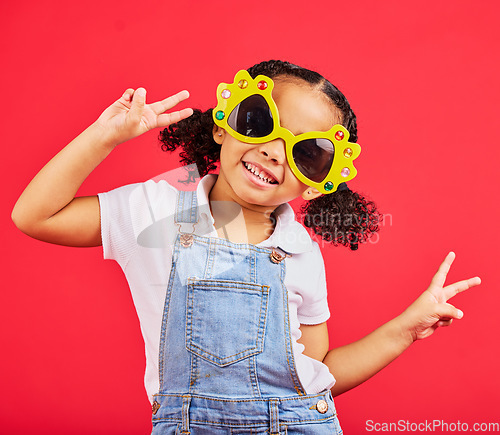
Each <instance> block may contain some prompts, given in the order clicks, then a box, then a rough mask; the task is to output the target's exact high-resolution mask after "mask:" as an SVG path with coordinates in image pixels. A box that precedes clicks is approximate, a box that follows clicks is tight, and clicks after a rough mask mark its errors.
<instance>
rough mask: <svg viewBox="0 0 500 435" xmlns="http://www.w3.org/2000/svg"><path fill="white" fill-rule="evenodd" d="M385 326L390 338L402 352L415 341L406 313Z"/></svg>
mask: <svg viewBox="0 0 500 435" xmlns="http://www.w3.org/2000/svg"><path fill="white" fill-rule="evenodd" d="M385 326H386V327H387V334H388V335H389V338H390V339H391V340H392V341H393V342H394V343H396V345H397V346H398V347H400V348H401V349H402V350H405V349H406V348H408V347H409V346H410V345H411V344H413V342H414V341H415V337H414V336H413V333H412V331H411V329H410V328H409V327H408V322H406V319H405V316H404V313H403V314H400V315H399V316H397V317H395V318H394V319H392V320H390V321H389V322H387V323H386V325H385Z"/></svg>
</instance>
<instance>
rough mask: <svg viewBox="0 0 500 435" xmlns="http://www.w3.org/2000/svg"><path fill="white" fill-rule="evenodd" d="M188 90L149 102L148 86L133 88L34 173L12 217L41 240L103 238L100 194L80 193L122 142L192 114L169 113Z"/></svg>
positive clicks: (94, 242) (75, 242)
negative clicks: (86, 194)
mask: <svg viewBox="0 0 500 435" xmlns="http://www.w3.org/2000/svg"><path fill="white" fill-rule="evenodd" d="M188 96H189V94H188V92H187V91H182V92H179V93H178V94H176V95H173V96H171V97H169V98H167V99H165V100H163V101H159V102H156V103H153V104H146V91H145V89H143V88H139V89H137V90H136V91H134V90H133V89H127V90H126V91H125V93H124V94H123V95H122V97H121V98H120V99H119V100H117V101H116V102H115V103H113V104H112V105H111V106H110V107H108V108H107V109H106V110H105V111H104V112H103V113H102V114H101V116H100V117H99V119H98V120H97V121H96V122H95V123H93V124H92V125H91V126H90V127H89V128H87V129H86V130H85V131H84V132H83V133H81V134H80V135H79V136H78V137H77V138H76V139H74V140H73V141H72V142H70V143H69V144H68V145H67V146H66V147H65V148H64V149H63V150H62V151H60V152H59V153H58V154H57V155H56V156H55V157H54V158H53V159H52V160H50V162H49V163H47V164H46V165H45V166H44V168H43V169H42V170H41V171H40V172H39V173H38V174H37V175H36V176H35V178H33V180H32V181H31V182H30V183H29V185H28V186H27V187H26V189H25V190H24V192H23V193H22V195H21V196H20V197H19V199H18V201H17V203H16V205H15V206H14V210H13V211H12V220H13V221H14V223H15V224H16V226H17V227H18V228H19V229H20V230H21V231H23V232H24V233H26V234H28V235H29V236H31V237H34V238H36V239H39V240H43V241H46V242H51V243H57V244H61V245H69V246H98V245H100V244H101V235H100V213H99V212H100V210H99V202H98V200H97V196H91V197H79V198H75V195H76V192H77V191H78V189H79V187H80V186H81V184H82V183H83V181H84V180H85V178H87V176H88V175H89V174H90V173H91V172H92V171H93V170H94V169H95V168H96V167H97V166H98V165H99V163H101V162H102V161H103V160H104V159H105V158H106V157H107V156H108V154H109V153H110V152H111V151H112V150H113V149H114V147H115V146H117V145H118V144H120V143H122V142H125V141H127V140H129V139H132V138H134V137H136V136H139V135H141V134H142V133H144V132H146V131H148V130H151V129H153V128H156V127H165V126H167V125H169V124H172V123H174V122H178V121H180V120H181V119H184V118H186V117H188V116H190V115H191V114H192V110H191V109H183V110H181V111H177V112H172V113H170V114H166V113H163V112H165V111H166V110H169V109H171V108H172V107H174V106H175V105H176V104H178V103H179V102H181V101H182V100H185V99H186V98H188Z"/></svg>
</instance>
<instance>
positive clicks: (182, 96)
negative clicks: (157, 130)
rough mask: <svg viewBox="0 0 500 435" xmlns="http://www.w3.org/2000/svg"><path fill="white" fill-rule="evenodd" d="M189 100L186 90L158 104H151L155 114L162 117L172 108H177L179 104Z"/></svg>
mask: <svg viewBox="0 0 500 435" xmlns="http://www.w3.org/2000/svg"><path fill="white" fill-rule="evenodd" d="M187 98H189V92H188V91H186V90H184V91H180V92H177V94H174V95H172V96H170V97H168V98H165V99H164V100H161V101H157V102H156V103H153V104H151V105H150V107H151V109H152V110H153V112H154V113H156V114H157V115H160V114H161V113H163V112H165V111H167V110H170V109H171V108H172V107H175V106H176V105H177V104H179V103H180V102H181V101H184V100H186V99H187ZM173 122H177V121H173Z"/></svg>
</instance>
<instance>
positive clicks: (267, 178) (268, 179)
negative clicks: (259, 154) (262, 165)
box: [243, 162, 279, 184]
mask: <svg viewBox="0 0 500 435" xmlns="http://www.w3.org/2000/svg"><path fill="white" fill-rule="evenodd" d="M243 165H244V166H245V168H246V169H247V171H248V172H251V173H252V174H253V175H255V176H256V177H257V178H259V179H260V180H262V181H263V182H264V183H268V184H279V183H278V181H277V180H276V179H275V178H274V177H273V176H272V175H270V174H268V173H267V172H266V171H264V170H263V169H259V168H258V167H257V166H255V165H252V164H251V163H247V162H243Z"/></svg>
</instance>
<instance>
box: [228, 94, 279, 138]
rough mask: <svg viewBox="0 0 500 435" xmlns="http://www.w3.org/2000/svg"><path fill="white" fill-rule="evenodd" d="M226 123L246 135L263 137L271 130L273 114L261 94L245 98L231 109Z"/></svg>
mask: <svg viewBox="0 0 500 435" xmlns="http://www.w3.org/2000/svg"><path fill="white" fill-rule="evenodd" d="M227 123H228V124H229V126H230V127H231V128H232V129H233V130H234V131H236V132H238V133H239V134H242V135H243V136H246V137H264V136H267V135H269V134H271V132H272V131H273V116H272V115H271V110H270V109H269V105H268V104H267V101H266V100H265V98H264V97H263V96H262V95H251V96H250V97H248V98H245V99H244V100H243V101H242V102H241V103H240V104H238V105H237V106H236V107H235V108H234V109H233V111H232V112H231V114H230V115H229V118H228V119H227Z"/></svg>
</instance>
